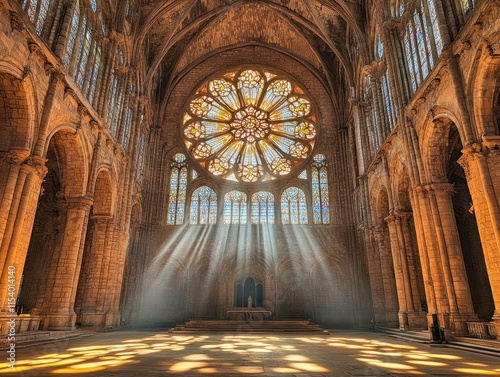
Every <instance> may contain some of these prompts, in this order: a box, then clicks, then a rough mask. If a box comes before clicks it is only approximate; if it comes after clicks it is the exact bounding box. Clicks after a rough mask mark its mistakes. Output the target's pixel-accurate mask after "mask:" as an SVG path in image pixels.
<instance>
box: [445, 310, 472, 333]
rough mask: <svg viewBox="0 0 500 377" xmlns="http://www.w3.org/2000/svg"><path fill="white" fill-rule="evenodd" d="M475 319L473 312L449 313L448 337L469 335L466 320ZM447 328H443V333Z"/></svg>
mask: <svg viewBox="0 0 500 377" xmlns="http://www.w3.org/2000/svg"><path fill="white" fill-rule="evenodd" d="M474 320H476V321H477V315H475V314H450V316H449V321H450V326H449V329H450V330H451V331H450V333H449V334H448V336H449V337H451V338H454V337H456V336H467V335H469V330H468V329H467V323H466V322H467V321H474ZM447 330H448V328H445V334H446V332H447Z"/></svg>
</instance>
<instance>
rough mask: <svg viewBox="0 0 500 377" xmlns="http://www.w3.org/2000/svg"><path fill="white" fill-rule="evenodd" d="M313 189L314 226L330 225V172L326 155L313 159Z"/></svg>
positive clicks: (316, 156) (319, 155)
mask: <svg viewBox="0 0 500 377" xmlns="http://www.w3.org/2000/svg"><path fill="white" fill-rule="evenodd" d="M311 188H312V208H313V221H314V224H329V223H330V211H329V203H330V201H329V199H328V170H327V164H326V156H325V155H324V154H317V155H315V156H314V158H313V163H312V165H311Z"/></svg>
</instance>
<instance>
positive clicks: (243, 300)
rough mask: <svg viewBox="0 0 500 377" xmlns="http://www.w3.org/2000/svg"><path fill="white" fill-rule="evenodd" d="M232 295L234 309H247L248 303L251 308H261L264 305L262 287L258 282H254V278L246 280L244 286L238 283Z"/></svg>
mask: <svg viewBox="0 0 500 377" xmlns="http://www.w3.org/2000/svg"><path fill="white" fill-rule="evenodd" d="M234 293H235V294H234V306H235V307H239V308H241V307H247V306H248V304H249V303H250V302H251V304H252V307H262V306H263V304H264V287H263V285H262V283H261V282H260V281H255V279H254V278H251V277H249V278H246V279H245V283H244V284H243V283H242V282H241V281H238V282H237V283H236V287H235V292H234ZM249 297H251V298H252V300H251V301H250V300H249V299H248V298H249Z"/></svg>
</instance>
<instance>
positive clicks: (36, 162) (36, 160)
mask: <svg viewBox="0 0 500 377" xmlns="http://www.w3.org/2000/svg"><path fill="white" fill-rule="evenodd" d="M24 162H25V165H24V166H26V167H28V168H29V169H30V170H31V171H32V172H34V173H35V174H36V175H38V177H40V179H43V178H45V176H46V175H47V173H48V171H49V169H48V168H47V166H46V165H45V163H46V162H47V159H46V158H45V157H40V156H29V157H28V158H27V159H26V160H25V161H24Z"/></svg>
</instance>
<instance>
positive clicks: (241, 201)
mask: <svg viewBox="0 0 500 377" xmlns="http://www.w3.org/2000/svg"><path fill="white" fill-rule="evenodd" d="M223 222H224V224H246V223H247V196H246V194H245V193H243V192H241V191H231V192H228V193H227V194H226V195H225V196H224V215H223Z"/></svg>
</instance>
